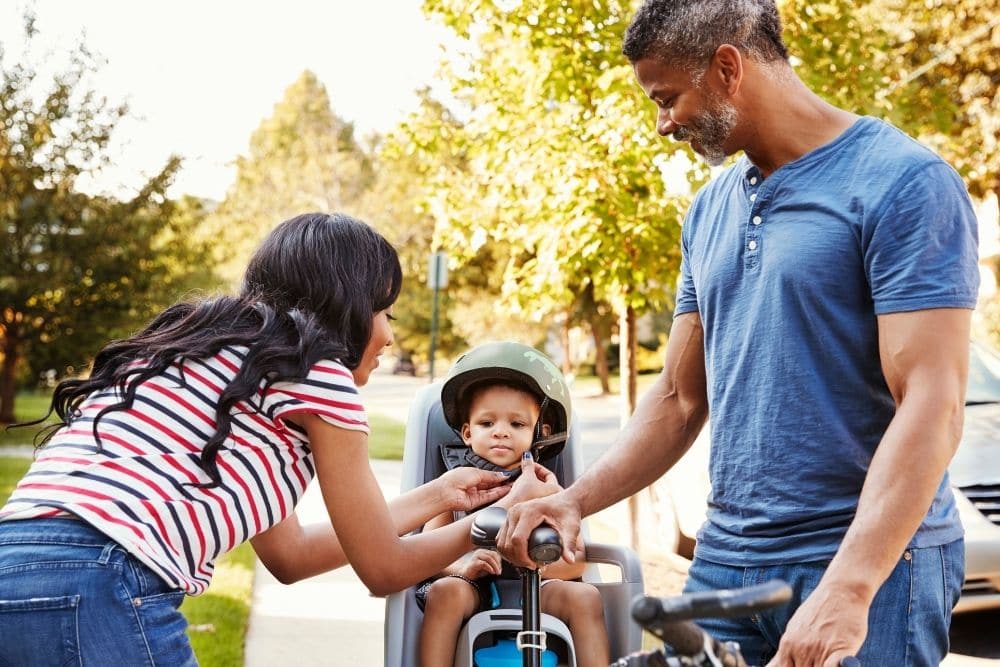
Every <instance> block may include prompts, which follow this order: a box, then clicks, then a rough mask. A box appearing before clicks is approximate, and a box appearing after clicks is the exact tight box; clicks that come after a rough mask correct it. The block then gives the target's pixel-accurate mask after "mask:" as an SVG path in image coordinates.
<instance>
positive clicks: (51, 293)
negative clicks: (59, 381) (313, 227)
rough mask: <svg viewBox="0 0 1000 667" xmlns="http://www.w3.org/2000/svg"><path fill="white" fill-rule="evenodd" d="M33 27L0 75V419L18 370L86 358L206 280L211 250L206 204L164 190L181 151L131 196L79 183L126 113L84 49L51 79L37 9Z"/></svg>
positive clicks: (6, 417) (9, 413) (9, 407)
mask: <svg viewBox="0 0 1000 667" xmlns="http://www.w3.org/2000/svg"><path fill="white" fill-rule="evenodd" d="M25 32H26V37H27V46H26V47H25V53H24V54H23V55H22V57H20V58H18V59H17V60H16V62H14V63H12V64H8V62H7V60H6V59H5V60H4V63H3V69H2V71H0V100H2V103H0V344H2V350H0V351H2V355H3V366H2V373H0V422H4V421H10V420H11V419H12V417H13V402H14V395H15V394H14V390H15V384H16V382H17V380H18V377H19V371H18V366H21V367H22V370H21V371H20V374H21V376H22V377H23V376H27V377H37V374H38V373H39V372H41V371H42V370H45V369H48V368H55V369H56V370H57V371H59V372H60V373H61V372H62V371H63V370H64V369H65V368H66V367H72V368H74V369H79V368H81V367H83V366H85V365H86V364H87V363H88V359H89V357H90V356H91V355H92V354H93V353H94V352H95V351H96V350H97V349H98V347H99V346H100V345H101V344H103V343H104V342H105V341H106V340H108V339H109V338H114V337H117V336H122V335H125V334H126V333H128V332H129V331H130V330H131V329H132V328H134V327H136V326H138V325H139V324H141V323H142V322H143V321H145V320H146V319H148V318H149V316H150V315H151V314H153V313H155V312H156V311H158V310H159V309H160V308H161V307H162V306H164V305H166V304H167V303H169V302H170V301H172V300H173V298H175V297H176V296H177V294H178V293H179V291H181V290H183V289H186V288H187V287H189V285H190V281H191V280H192V279H193V278H195V277H198V278H203V277H204V270H203V269H199V270H197V271H193V270H192V269H191V268H190V267H192V266H202V267H203V266H205V262H204V261H200V260H201V259H202V258H203V257H204V256H205V254H206V248H205V246H204V245H201V246H199V245H198V244H197V243H196V242H194V240H193V239H194V235H193V234H192V231H193V228H194V227H196V226H197V225H198V223H199V222H200V214H199V211H198V207H197V206H196V205H195V203H193V202H183V203H180V204H175V203H174V202H171V201H169V200H168V199H167V198H166V197H165V196H164V191H165V189H166V188H167V186H168V185H169V184H170V181H171V179H172V178H173V175H174V173H175V172H176V171H177V169H178V166H179V160H178V159H177V158H171V159H169V160H168V161H167V164H166V165H165V166H164V167H163V169H162V170H161V171H160V172H159V173H158V174H156V175H155V176H153V177H152V178H151V179H149V181H147V182H146V183H145V184H144V185H143V186H142V187H141V188H139V190H138V191H137V192H136V193H135V194H134V196H132V198H131V199H128V200H126V201H121V200H119V199H116V198H113V197H110V196H105V195H86V194H83V193H82V192H80V191H79V190H77V188H76V184H77V180H78V178H79V177H80V176H83V175H88V174H90V173H92V172H93V171H94V170H96V169H99V168H100V167H101V165H103V164H105V163H106V162H107V156H106V153H105V151H106V148H107V146H108V142H109V140H110V137H111V135H112V133H113V131H114V129H115V127H116V125H117V123H118V121H119V120H120V119H121V118H122V117H123V116H124V115H125V113H126V112H127V109H126V107H125V106H124V105H119V106H110V105H109V104H108V102H107V101H106V100H104V99H102V98H100V97H98V96H97V95H96V93H94V91H93V90H90V89H89V88H87V86H86V81H87V76H88V75H89V74H90V73H91V72H92V71H93V70H94V68H95V64H94V60H93V57H92V56H91V55H90V54H89V53H88V52H87V51H86V49H85V48H84V47H83V46H82V45H79V46H77V47H76V49H75V50H74V51H73V52H72V55H71V58H70V61H69V64H68V65H67V68H66V69H65V70H64V71H61V72H58V73H56V74H54V75H52V77H51V79H50V80H44V79H43V78H42V77H41V76H40V75H39V74H38V72H37V70H36V68H35V67H34V65H33V64H32V56H31V54H32V51H31V45H32V38H33V37H34V36H35V30H34V24H33V19H32V17H31V16H30V15H28V16H27V17H26V18H25ZM5 55H6V54H5ZM24 362H26V363H24Z"/></svg>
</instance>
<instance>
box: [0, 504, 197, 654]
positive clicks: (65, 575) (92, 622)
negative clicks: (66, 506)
mask: <svg viewBox="0 0 1000 667" xmlns="http://www.w3.org/2000/svg"><path fill="white" fill-rule="evenodd" d="M183 600H184V593H183V592H182V591H179V590H177V589H174V588H171V587H170V586H169V585H168V584H167V583H166V582H164V581H163V580H162V579H160V578H159V577H157V576H156V575H155V574H153V572H152V571H151V570H149V569H148V568H147V567H146V566H145V565H143V564H141V563H140V562H139V561H137V560H136V559H135V558H133V557H132V556H131V555H129V554H128V553H127V552H126V551H125V550H124V549H122V548H121V547H120V546H119V545H118V544H117V543H115V542H112V541H109V540H108V538H107V536H105V535H104V534H102V533H101V532H100V531H98V530H96V529H94V528H92V527H91V526H89V525H87V524H86V523H84V522H82V521H77V520H73V519H56V518H48V519H30V520H24V521H10V522H4V523H0V667H23V666H25V665H40V666H41V665H44V666H48V665H87V666H90V665H96V666H103V665H123V666H128V667H131V666H132V665H137V666H138V665H170V667H187V666H190V665H197V662H196V660H195V657H194V653H193V652H192V650H191V645H190V643H189V642H188V639H187V635H186V634H185V631H186V629H187V621H185V619H184V616H183V615H182V614H181V613H180V611H178V607H179V606H180V604H181V602H182V601H183Z"/></svg>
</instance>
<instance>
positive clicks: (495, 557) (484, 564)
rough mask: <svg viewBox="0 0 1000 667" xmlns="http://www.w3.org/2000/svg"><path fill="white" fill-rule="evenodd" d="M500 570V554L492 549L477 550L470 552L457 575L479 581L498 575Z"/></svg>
mask: <svg viewBox="0 0 1000 667" xmlns="http://www.w3.org/2000/svg"><path fill="white" fill-rule="evenodd" d="M500 569H501V564H500V554H498V553H497V552H496V551H492V550H490V549H476V550H475V551H470V552H469V553H468V554H467V555H466V556H465V557H464V558H463V559H462V564H461V566H459V567H458V568H457V572H456V574H460V575H462V576H463V577H466V578H467V579H478V578H479V577H484V576H486V575H488V574H494V575H498V574H500Z"/></svg>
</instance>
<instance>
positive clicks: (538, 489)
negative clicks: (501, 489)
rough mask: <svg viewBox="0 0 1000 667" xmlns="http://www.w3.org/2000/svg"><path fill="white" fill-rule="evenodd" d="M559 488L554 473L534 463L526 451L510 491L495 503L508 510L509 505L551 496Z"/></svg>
mask: <svg viewBox="0 0 1000 667" xmlns="http://www.w3.org/2000/svg"><path fill="white" fill-rule="evenodd" d="M561 490H562V487H561V486H559V482H558V480H556V475H555V473H554V472H552V471H551V470H549V469H548V468H546V467H545V466H542V465H539V464H537V463H535V462H534V460H533V459H532V458H531V454H530V453H527V452H526V453H525V454H524V457H523V458H522V459H521V474H520V475H519V476H518V478H517V479H516V480H514V484H513V485H511V489H510V493H509V494H507V497H505V498H504V499H503V500H502V501H500V502H499V503H497V505H498V506H500V507H503V508H504V509H506V510H510V508H511V507H513V506H515V505H517V504H518V503H522V502H524V501H526V500H532V499H533V498H542V497H544V496H551V495H552V494H553V493H556V492H557V491H561Z"/></svg>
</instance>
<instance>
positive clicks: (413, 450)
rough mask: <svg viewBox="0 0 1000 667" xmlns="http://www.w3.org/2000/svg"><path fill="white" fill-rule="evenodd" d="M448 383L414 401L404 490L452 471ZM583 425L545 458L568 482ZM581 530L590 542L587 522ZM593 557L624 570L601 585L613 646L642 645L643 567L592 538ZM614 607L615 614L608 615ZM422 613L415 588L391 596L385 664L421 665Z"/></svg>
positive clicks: (573, 475)
mask: <svg viewBox="0 0 1000 667" xmlns="http://www.w3.org/2000/svg"><path fill="white" fill-rule="evenodd" d="M442 386H443V382H436V383H433V384H429V385H427V386H426V387H424V388H423V389H420V390H419V391H418V392H417V394H416V395H415V396H414V398H413V401H412V402H411V403H410V407H409V411H408V414H407V419H406V435H405V440H404V446H403V472H402V476H401V479H400V492H406V491H409V490H410V489H413V488H415V487H417V486H420V485H421V484H424V483H426V482H429V481H431V480H433V479H436V478H437V477H440V476H441V475H442V474H444V473H445V472H446V470H447V468H446V467H445V464H444V460H443V458H442V456H441V452H440V446H441V444H442V443H446V442H453V441H461V438H460V437H459V435H458V434H457V433H455V431H454V430H452V428H451V427H450V426H449V425H448V423H447V422H446V421H445V418H444V410H443V408H442V406H441V387H442ZM579 438H580V429H579V425H578V423H577V421H576V416H575V414H574V416H573V417H572V423H571V425H570V429H569V438H568V439H567V441H566V446H565V447H563V449H562V451H561V452H560V453H559V454H558V455H557V456H555V457H553V458H552V459H549V460H547V461H543V462H542V464H543V465H545V467H547V468H548V469H549V470H551V471H552V472H553V473H555V475H556V478H557V479H558V480H559V483H560V484H561V485H562V486H563V487H566V486H568V485H569V484H572V483H573V482H574V481H575V480H576V479H577V477H579V475H580V474H581V473H582V472H583V456H582V451H581V449H582V448H581V446H580V443H579ZM581 535H582V537H583V539H584V541H585V542H588V531H587V525H586V522H584V524H583V525H582V526H581ZM587 560H588V562H594V563H597V562H601V563H611V564H614V565H617V566H619V567H620V568H621V570H622V580H621V582H620V583H609V584H599V587H600V588H601V595H602V597H604V599H605V611H606V616H608V621H609V639H610V641H611V648H612V651H615V650H618V651H620V653H618V654H619V655H620V654H624V653H626V652H630V651H635V650H638V649H639V648H641V634H642V631H641V629H640V628H639V627H638V626H637V625H635V624H634V623H632V622H631V619H630V618H629V616H628V604H629V601H630V600H631V599H632V598H633V597H634V596H635V595H637V594H639V593H641V592H642V590H643V586H642V571H641V567H640V565H639V562H638V557H637V556H635V554H634V553H633V552H632V551H631V550H629V549H628V548H626V547H618V546H615V545H591V544H589V542H588V543H587ZM584 580H585V581H591V582H599V581H600V576H599V575H598V573H597V567H596V565H594V566H591V567H588V572H587V573H586V574H585V575H584ZM609 607H611V608H613V609H614V611H615V612H617V613H615V614H608V613H607V612H608V610H609ZM422 620H423V613H422V612H421V611H420V608H419V607H418V606H417V602H416V598H415V596H414V589H413V588H409V589H407V590H405V591H402V592H399V593H393V594H392V595H390V596H389V597H388V598H387V599H386V610H385V625H384V649H385V666H386V667H408V666H412V665H414V664H416V655H417V647H418V645H419V636H420V624H421V622H422Z"/></svg>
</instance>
